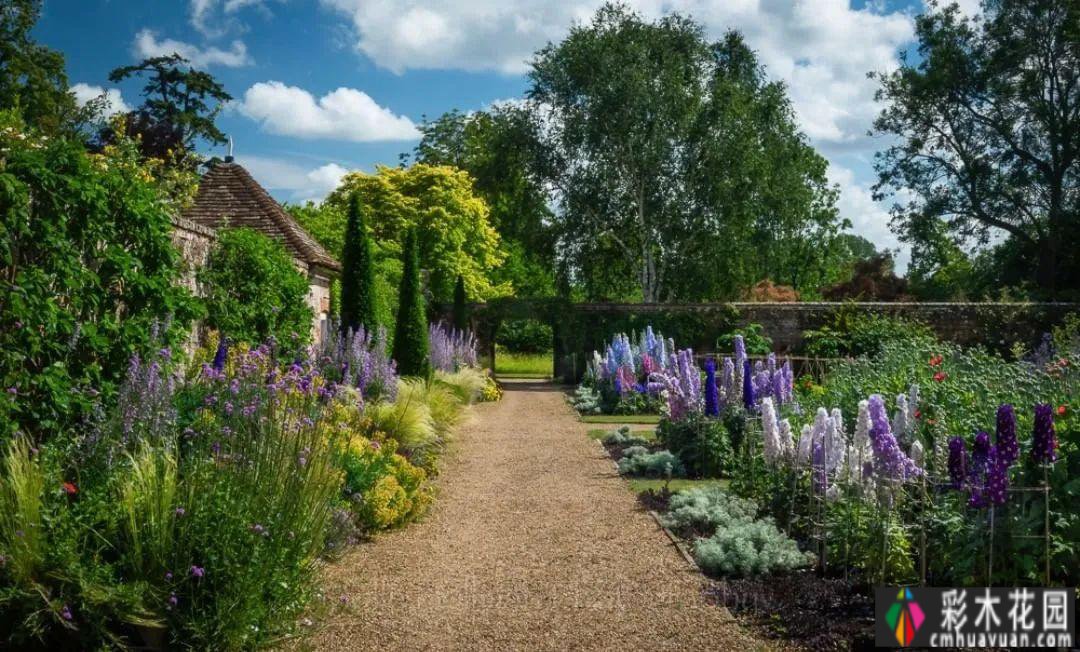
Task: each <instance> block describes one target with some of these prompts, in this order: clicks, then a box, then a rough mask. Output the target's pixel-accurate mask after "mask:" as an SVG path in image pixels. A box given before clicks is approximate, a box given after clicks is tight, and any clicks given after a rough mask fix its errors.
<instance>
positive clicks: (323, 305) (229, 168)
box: [173, 156, 341, 342]
mask: <svg viewBox="0 0 1080 652" xmlns="http://www.w3.org/2000/svg"><path fill="white" fill-rule="evenodd" d="M173 225H174V230H173V242H174V243H176V245H177V246H178V247H179V249H180V251H181V252H182V254H183V257H184V261H185V264H186V266H187V269H186V272H185V275H184V276H185V282H186V283H188V284H189V285H190V286H191V288H192V289H193V290H196V291H197V287H196V284H195V280H194V279H195V271H196V270H197V269H198V268H199V267H201V266H202V265H204V264H205V263H206V258H207V254H208V253H209V251H210V247H211V246H212V244H213V237H214V232H215V231H216V230H217V229H220V228H222V227H225V226H229V227H248V228H252V229H255V230H257V231H259V232H261V233H264V234H266V235H268V236H270V237H271V238H274V239H275V240H277V241H278V242H280V243H282V244H283V245H285V250H286V251H288V252H289V254H291V255H292V258H293V262H294V263H295V264H296V267H297V269H299V270H300V271H301V272H303V273H304V274H306V275H307V277H308V284H309V287H310V292H309V293H308V305H309V306H310V307H311V309H312V311H313V312H314V313H315V319H314V322H313V323H312V326H311V328H312V337H313V339H314V340H315V341H316V342H318V341H320V340H321V339H322V337H323V335H324V333H325V332H326V327H327V318H328V316H329V314H330V282H331V281H332V280H333V279H335V278H337V277H338V275H339V274H340V273H341V265H340V263H338V261H337V260H335V259H334V257H333V256H331V255H330V254H329V253H328V252H327V251H326V250H325V249H323V247H322V245H320V244H319V243H318V242H316V241H315V238H313V237H311V235H310V234H309V233H308V232H307V231H305V230H304V229H303V228H302V227H301V226H300V225H299V224H298V223H297V222H296V220H295V219H293V217H292V216H291V215H289V214H288V213H287V212H286V211H285V209H283V208H282V207H281V204H278V203H277V202H276V201H275V200H274V198H273V197H271V196H270V193H268V192H266V190H265V189H264V188H263V187H262V186H260V185H259V184H258V182H257V181H255V179H254V178H252V176H251V174H250V173H248V171H247V170H245V169H244V168H243V167H242V166H240V165H239V164H237V163H235V162H234V161H233V159H232V157H231V156H230V157H226V158H225V161H224V162H223V163H218V164H216V165H214V167H212V168H211V169H210V170H209V171H208V172H207V173H206V174H204V175H203V177H202V179H201V180H200V182H199V190H198V193H197V194H196V196H195V201H194V202H193V203H192V204H191V206H190V207H188V208H187V209H186V210H185V211H184V212H183V214H182V215H181V216H179V217H178V218H177V219H175V220H174V222H173Z"/></svg>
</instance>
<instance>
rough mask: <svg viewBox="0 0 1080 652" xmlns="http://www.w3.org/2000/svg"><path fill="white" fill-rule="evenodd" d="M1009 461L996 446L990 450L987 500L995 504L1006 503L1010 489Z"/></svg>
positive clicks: (987, 472) (987, 473)
mask: <svg viewBox="0 0 1080 652" xmlns="http://www.w3.org/2000/svg"><path fill="white" fill-rule="evenodd" d="M1009 466H1010V464H1009V462H1007V461H1006V458H1003V457H1002V451H1001V450H1000V449H999V448H998V447H997V446H995V447H994V448H993V449H991V451H990V459H989V460H988V462H987V471H986V494H985V495H986V500H988V501H989V502H991V503H993V504H994V505H1004V504H1005V501H1006V499H1007V498H1008V495H1009V494H1008V491H1009Z"/></svg>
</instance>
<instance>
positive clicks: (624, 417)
mask: <svg viewBox="0 0 1080 652" xmlns="http://www.w3.org/2000/svg"><path fill="white" fill-rule="evenodd" d="M581 420H582V421H584V422H585V423H615V424H623V423H650V424H651V423H660V415H659V414H583V415H581Z"/></svg>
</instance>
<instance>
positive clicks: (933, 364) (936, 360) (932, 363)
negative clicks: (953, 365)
mask: <svg viewBox="0 0 1080 652" xmlns="http://www.w3.org/2000/svg"><path fill="white" fill-rule="evenodd" d="M942 362H945V358H943V357H942V356H940V355H935V356H934V357H932V358H930V366H931V367H937V366H940V365H941V363H942Z"/></svg>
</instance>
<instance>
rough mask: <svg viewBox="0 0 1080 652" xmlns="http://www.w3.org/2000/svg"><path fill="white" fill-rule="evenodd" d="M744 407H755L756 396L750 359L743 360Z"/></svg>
mask: <svg viewBox="0 0 1080 652" xmlns="http://www.w3.org/2000/svg"><path fill="white" fill-rule="evenodd" d="M742 378H743V394H742V396H743V407H745V408H746V409H747V410H748V411H751V410H753V409H754V406H755V405H756V403H757V402H756V400H755V399H756V397H755V396H754V379H753V376H752V374H751V373H750V361H749V360H743V376H742Z"/></svg>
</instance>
